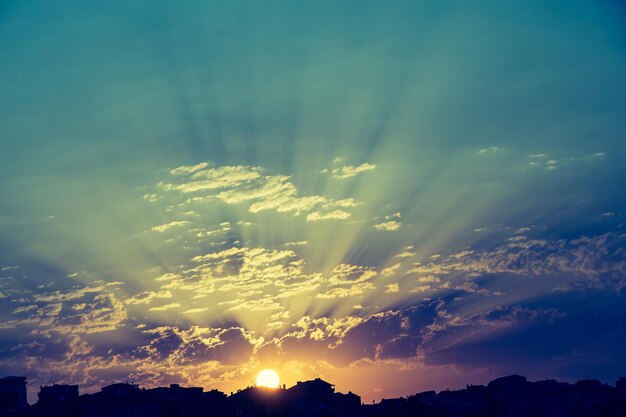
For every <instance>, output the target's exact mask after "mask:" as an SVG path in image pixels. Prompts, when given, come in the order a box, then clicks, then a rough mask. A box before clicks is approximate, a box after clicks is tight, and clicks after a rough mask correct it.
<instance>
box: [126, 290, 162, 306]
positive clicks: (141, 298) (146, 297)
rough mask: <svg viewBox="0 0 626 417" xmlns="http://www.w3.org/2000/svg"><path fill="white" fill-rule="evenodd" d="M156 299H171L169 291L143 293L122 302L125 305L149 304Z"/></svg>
mask: <svg viewBox="0 0 626 417" xmlns="http://www.w3.org/2000/svg"><path fill="white" fill-rule="evenodd" d="M157 298H172V293H171V292H170V291H158V292H157V291H144V292H141V293H139V294H136V295H133V296H132V297H130V298H127V299H126V300H124V303H126V304H150V303H151V302H152V301H153V300H155V299H157Z"/></svg>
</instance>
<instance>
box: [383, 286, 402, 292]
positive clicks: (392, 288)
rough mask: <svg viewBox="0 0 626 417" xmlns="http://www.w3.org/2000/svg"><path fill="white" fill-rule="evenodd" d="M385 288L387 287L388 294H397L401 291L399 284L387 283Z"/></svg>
mask: <svg viewBox="0 0 626 417" xmlns="http://www.w3.org/2000/svg"><path fill="white" fill-rule="evenodd" d="M385 288H386V290H385V293H387V294H395V293H397V292H400V285H399V284H387V285H386V286H385Z"/></svg>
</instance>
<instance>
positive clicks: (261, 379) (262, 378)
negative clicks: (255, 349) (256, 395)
mask: <svg viewBox="0 0 626 417" xmlns="http://www.w3.org/2000/svg"><path fill="white" fill-rule="evenodd" d="M279 382H280V379H279V378H278V374H277V373H276V371H273V370H271V369H263V370H262V371H261V372H259V374H258V375H257V377H256V386H257V387H264V388H278V384H279Z"/></svg>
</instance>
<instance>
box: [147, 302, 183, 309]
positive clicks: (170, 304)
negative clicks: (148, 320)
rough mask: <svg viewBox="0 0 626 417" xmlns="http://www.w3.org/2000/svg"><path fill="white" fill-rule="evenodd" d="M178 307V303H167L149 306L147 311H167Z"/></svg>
mask: <svg viewBox="0 0 626 417" xmlns="http://www.w3.org/2000/svg"><path fill="white" fill-rule="evenodd" d="M178 307H180V303H169V304H164V305H161V306H157V307H150V310H149V311H168V310H172V309H174V308H178Z"/></svg>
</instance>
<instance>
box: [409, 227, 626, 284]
mask: <svg viewBox="0 0 626 417" xmlns="http://www.w3.org/2000/svg"><path fill="white" fill-rule="evenodd" d="M625 244H626V234H616V233H606V234H602V235H597V236H592V237H587V236H583V237H580V238H578V239H572V240H567V239H554V240H544V239H529V238H527V237H526V236H523V235H517V236H515V237H514V238H511V239H509V240H508V241H507V242H506V243H505V244H503V245H500V246H497V247H495V248H493V249H491V250H484V251H475V250H465V251H461V252H457V253H454V254H451V255H448V256H446V257H441V258H436V259H434V260H433V261H431V262H429V263H425V264H423V263H420V262H417V263H415V264H414V266H413V268H411V269H410V270H409V273H417V274H421V275H446V274H455V273H456V274H458V273H464V274H473V275H483V274H515V275H524V276H537V275H563V274H568V275H569V276H571V280H572V281H575V280H576V278H577V277H578V279H579V280H580V277H584V278H586V280H585V281H584V283H585V285H587V286H591V287H597V286H606V285H609V286H612V287H616V286H618V285H619V284H620V283H621V282H623V281H624V278H623V277H624V273H625V272H626V261H625V260H624V257H623V252H624V251H623V247H624V245H625Z"/></svg>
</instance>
